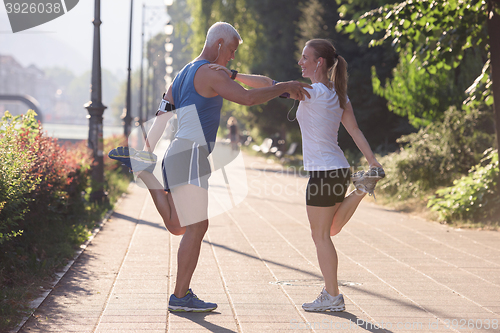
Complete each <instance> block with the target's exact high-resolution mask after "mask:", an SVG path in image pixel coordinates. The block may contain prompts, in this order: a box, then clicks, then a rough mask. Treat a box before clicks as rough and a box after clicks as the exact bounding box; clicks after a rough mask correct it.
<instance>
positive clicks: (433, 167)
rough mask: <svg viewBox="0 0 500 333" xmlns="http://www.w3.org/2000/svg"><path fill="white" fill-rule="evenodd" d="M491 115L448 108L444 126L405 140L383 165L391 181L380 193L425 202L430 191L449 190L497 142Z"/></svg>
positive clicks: (432, 126)
mask: <svg viewBox="0 0 500 333" xmlns="http://www.w3.org/2000/svg"><path fill="white" fill-rule="evenodd" d="M492 123H493V119H492V113H491V111H479V110H470V111H464V110H458V109H456V108H455V107H451V108H449V109H448V110H447V111H446V113H445V115H444V121H443V122H442V123H432V124H430V125H428V126H427V127H425V128H422V129H420V130H419V131H418V132H417V133H413V134H409V135H405V136H402V137H401V138H400V139H398V143H400V144H402V145H403V147H402V148H401V149H400V151H399V152H395V153H391V154H389V155H386V156H384V157H383V158H382V159H381V160H380V162H381V163H382V165H384V169H385V170H386V172H387V174H388V175H390V177H386V178H385V179H383V180H382V181H381V182H380V184H379V186H378V189H379V190H380V191H381V192H383V193H384V194H386V195H388V196H389V197H393V198H397V199H408V198H423V197H425V195H426V194H427V193H428V191H430V190H433V189H436V188H438V187H443V186H449V185H451V184H452V182H453V180H454V179H456V178H457V177H460V176H461V175H465V174H467V172H468V170H469V169H470V168H471V167H472V166H473V165H476V164H477V163H478V162H479V161H480V160H481V158H482V152H484V151H485V150H486V149H487V148H489V147H491V146H492V144H493V142H494V137H493V135H492V134H490V133H491V132H492V128H491V124H492Z"/></svg>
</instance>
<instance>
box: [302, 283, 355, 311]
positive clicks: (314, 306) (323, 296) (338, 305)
mask: <svg viewBox="0 0 500 333" xmlns="http://www.w3.org/2000/svg"><path fill="white" fill-rule="evenodd" d="M302 309H304V310H305V311H316V312H319V311H328V310H330V311H344V310H345V303H344V296H342V294H339V295H338V296H332V295H330V294H329V293H328V292H327V291H326V289H325V288H323V290H322V291H321V293H320V294H319V296H318V298H316V299H315V300H314V301H313V302H311V303H304V304H302Z"/></svg>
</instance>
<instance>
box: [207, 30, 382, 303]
mask: <svg viewBox="0 0 500 333" xmlns="http://www.w3.org/2000/svg"><path fill="white" fill-rule="evenodd" d="M298 64H299V65H300V67H301V68H302V76H303V77H304V78H309V79H310V80H311V82H312V89H308V92H309V93H310V95H311V98H310V99H306V100H305V101H302V102H301V103H300V105H299V108H298V110H297V119H298V121H299V125H300V129H301V132H302V145H303V154H304V169H305V170H306V171H309V174H310V178H309V183H308V184H307V189H306V205H307V206H306V209H307V216H308V218H309V223H310V226H311V233H312V238H313V241H314V243H315V245H316V252H317V256H318V261H319V266H320V269H321V273H322V275H323V278H324V281H325V287H324V288H323V290H322V291H321V293H320V295H319V296H318V298H317V299H316V300H314V301H313V302H311V303H304V304H303V305H302V308H303V309H304V310H306V311H326V310H330V311H343V310H345V304H344V298H343V296H342V294H340V292H339V288H338V281H337V266H338V258H337V252H336V251H335V247H334V245H333V242H332V240H331V238H330V235H331V236H333V235H336V234H337V233H339V232H340V230H341V229H342V227H343V226H344V225H345V224H346V223H347V222H348V221H349V219H350V218H351V216H352V215H353V213H354V211H355V210H356V208H357V207H358V205H359V203H360V202H361V200H362V199H363V197H364V196H365V195H366V193H373V190H374V188H375V184H376V183H377V181H378V180H380V179H381V178H383V177H384V176H385V175H384V172H383V169H382V166H381V165H380V163H378V162H377V160H376V158H375V156H374V155H373V152H372V150H371V149H370V146H369V144H368V142H367V141H366V138H365V136H364V135H363V133H362V132H361V130H360V129H359V128H358V125H357V122H356V118H355V117H354V111H353V109H352V105H351V102H350V101H349V98H348V97H347V63H346V61H345V59H344V58H343V57H341V56H339V55H338V54H337V52H336V49H335V47H334V46H333V45H332V44H331V43H330V42H329V41H327V40H324V39H312V40H310V41H308V42H307V43H306V45H305V47H304V49H303V51H302V57H301V59H300V60H299V62H298ZM210 66H211V67H212V68H213V69H216V70H225V71H226V72H227V73H228V75H231V72H230V71H229V70H228V69H227V68H225V67H222V66H218V65H210ZM236 80H238V81H240V82H242V83H244V84H246V85H248V86H251V87H253V88H260V87H266V86H270V85H272V84H273V83H275V81H273V80H271V79H270V78H268V77H265V76H259V75H246V74H239V73H238V74H236ZM292 97H293V96H292ZM340 122H342V124H343V125H344V127H345V128H346V129H347V131H348V132H349V134H350V135H351V137H352V138H353V140H354V142H355V143H356V145H357V146H358V148H359V149H360V150H361V152H362V153H363V155H364V156H365V158H366V159H367V161H368V163H369V165H370V170H369V171H368V172H364V171H360V172H358V173H356V174H354V175H353V176H352V180H353V182H354V185H355V187H356V189H355V190H354V191H352V192H351V193H350V194H349V195H347V197H345V193H346V190H347V188H348V186H349V179H350V166H349V163H348V162H347V160H346V158H345V157H344V154H343V152H342V150H341V149H340V148H339V146H338V143H337V135H338V129H339V126H340Z"/></svg>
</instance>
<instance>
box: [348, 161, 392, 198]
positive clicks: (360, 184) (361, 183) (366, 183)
mask: <svg viewBox="0 0 500 333" xmlns="http://www.w3.org/2000/svg"><path fill="white" fill-rule="evenodd" d="M384 177H385V171H384V169H382V168H380V167H373V168H370V170H368V171H358V172H356V173H354V174H353V175H352V176H351V181H352V183H353V184H354V186H355V187H356V189H358V190H360V191H363V192H365V193H369V194H370V195H373V197H375V193H374V190H375V185H377V182H378V181H379V180H381V179H382V178H384Z"/></svg>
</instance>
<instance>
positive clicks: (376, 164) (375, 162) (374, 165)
mask: <svg viewBox="0 0 500 333" xmlns="http://www.w3.org/2000/svg"><path fill="white" fill-rule="evenodd" d="M374 167H379V168H382V169H383V167H382V164H380V163H379V162H378V161H377V160H375V161H372V162H371V163H370V169H371V168H374Z"/></svg>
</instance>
